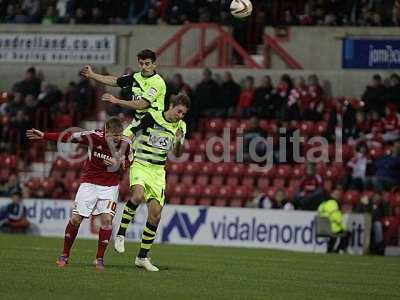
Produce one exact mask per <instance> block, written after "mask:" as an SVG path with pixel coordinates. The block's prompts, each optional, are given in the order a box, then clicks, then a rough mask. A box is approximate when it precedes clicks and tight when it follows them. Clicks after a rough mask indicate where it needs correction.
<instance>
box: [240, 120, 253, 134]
mask: <svg viewBox="0 0 400 300" xmlns="http://www.w3.org/2000/svg"><path fill="white" fill-rule="evenodd" d="M250 127H251V121H250V119H246V120H240V128H241V129H242V130H244V131H245V130H247V129H249V128H250Z"/></svg>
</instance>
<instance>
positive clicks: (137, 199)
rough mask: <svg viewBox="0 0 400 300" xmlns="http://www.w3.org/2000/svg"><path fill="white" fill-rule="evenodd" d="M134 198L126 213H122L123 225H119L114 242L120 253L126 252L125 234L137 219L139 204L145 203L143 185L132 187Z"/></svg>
mask: <svg viewBox="0 0 400 300" xmlns="http://www.w3.org/2000/svg"><path fill="white" fill-rule="evenodd" d="M131 189H132V196H131V197H130V199H129V200H128V202H127V203H126V204H125V206H124V211H123V213H122V219H121V223H120V225H119V229H118V233H117V236H116V237H115V240H114V249H115V251H117V252H118V253H124V252H125V234H126V229H127V228H128V226H129V223H130V222H131V221H132V220H133V218H134V217H135V213H136V209H137V208H138V206H139V204H140V203H142V202H143V201H144V187H143V186H141V185H133V186H131Z"/></svg>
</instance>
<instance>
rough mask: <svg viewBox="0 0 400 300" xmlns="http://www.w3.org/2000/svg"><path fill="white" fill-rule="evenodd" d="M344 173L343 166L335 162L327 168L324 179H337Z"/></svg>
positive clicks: (323, 175)
mask: <svg viewBox="0 0 400 300" xmlns="http://www.w3.org/2000/svg"><path fill="white" fill-rule="evenodd" d="M342 175H343V167H342V166H341V165H337V164H333V165H331V166H328V167H327V168H326V169H325V172H324V173H323V174H322V177H323V178H324V179H330V180H333V181H336V180H337V179H338V178H339V177H341V176H342Z"/></svg>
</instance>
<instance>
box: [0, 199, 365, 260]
mask: <svg viewBox="0 0 400 300" xmlns="http://www.w3.org/2000/svg"><path fill="white" fill-rule="evenodd" d="M1 200H8V201H1ZM7 202H9V199H5V198H3V199H0V206H3V205H5V204H6V203H7ZM24 204H25V206H26V208H27V215H28V219H29V221H30V222H31V224H32V232H33V233H36V234H40V235H44V236H57V237H63V236H64V229H65V226H66V224H67V222H68V219H69V217H70V215H71V211H72V205H73V201H62V200H61V201H60V200H49V199H27V200H25V201H24ZM122 210H123V203H119V204H118V208H117V215H116V217H115V218H114V221H113V224H114V231H113V232H114V235H115V234H116V231H117V226H118V224H119V221H120V220H121V217H122ZM314 218H315V213H314V212H303V211H283V210H263V209H248V208H228V207H226V208H224V207H202V206H177V205H167V206H165V208H164V210H163V212H162V218H161V223H160V225H159V227H158V231H157V238H156V242H161V243H171V244H185V245H212V246H232V247H252V248H271V249H283V250H294V251H306V252H325V251H326V240H325V239H323V238H316V237H315V225H314ZM146 219H147V208H146V206H145V205H141V206H140V207H139V208H138V210H137V212H136V215H135V221H134V223H131V224H130V226H129V228H128V230H127V233H126V238H127V240H130V241H135V242H138V241H140V239H141V234H142V231H143V228H144V225H145V223H146ZM344 222H345V223H346V226H347V230H349V231H350V232H351V240H350V249H351V250H352V252H354V253H357V254H363V253H364V252H365V251H364V250H365V246H366V245H368V244H369V232H370V225H368V224H367V223H368V218H366V217H365V216H364V215H362V214H345V215H344ZM99 225H100V224H99V220H98V218H90V219H88V220H84V221H83V222H82V225H81V227H80V229H79V236H78V237H80V238H90V239H97V236H98V230H99Z"/></svg>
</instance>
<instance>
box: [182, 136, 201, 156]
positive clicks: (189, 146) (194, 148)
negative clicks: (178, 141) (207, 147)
mask: <svg viewBox="0 0 400 300" xmlns="http://www.w3.org/2000/svg"><path fill="white" fill-rule="evenodd" d="M185 152H187V153H190V154H194V153H198V152H199V147H198V140H195V139H190V140H186V142H185Z"/></svg>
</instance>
